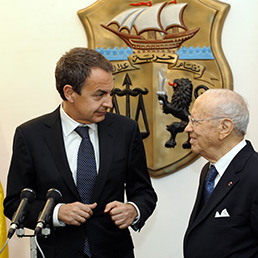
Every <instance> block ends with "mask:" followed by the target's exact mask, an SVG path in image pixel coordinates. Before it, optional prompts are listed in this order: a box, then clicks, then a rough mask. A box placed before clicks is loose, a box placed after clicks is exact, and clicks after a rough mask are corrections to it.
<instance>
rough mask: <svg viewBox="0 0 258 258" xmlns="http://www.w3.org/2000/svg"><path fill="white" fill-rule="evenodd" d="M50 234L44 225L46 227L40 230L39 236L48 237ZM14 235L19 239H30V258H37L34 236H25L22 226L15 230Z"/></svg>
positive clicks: (47, 226) (47, 227)
mask: <svg viewBox="0 0 258 258" xmlns="http://www.w3.org/2000/svg"><path fill="white" fill-rule="evenodd" d="M50 232H51V231H50V228H49V225H46V227H45V228H43V229H42V231H41V235H42V236H44V237H47V236H48V235H50ZM16 235H17V236H18V237H19V238H22V237H30V258H37V257H38V252H37V249H38V246H37V240H36V236H35V235H25V230H24V228H23V226H21V227H19V228H17V229H16Z"/></svg>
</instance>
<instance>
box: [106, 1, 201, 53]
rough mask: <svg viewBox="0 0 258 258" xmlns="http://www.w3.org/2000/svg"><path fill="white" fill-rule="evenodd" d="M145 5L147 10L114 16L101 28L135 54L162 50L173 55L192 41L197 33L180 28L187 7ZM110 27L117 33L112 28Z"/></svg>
mask: <svg viewBox="0 0 258 258" xmlns="http://www.w3.org/2000/svg"><path fill="white" fill-rule="evenodd" d="M148 3H150V4H149V5H150V7H138V8H132V9H128V10H125V11H123V12H121V13H119V14H118V15H117V16H115V17H114V18H113V19H112V20H111V21H110V22H109V23H108V25H107V26H105V25H103V24H101V26H103V27H104V28H106V29H107V30H110V31H111V32H113V33H115V34H116V35H117V36H118V37H120V38H121V39H122V40H123V41H124V42H125V43H126V44H127V45H128V46H129V47H130V48H132V49H133V50H135V51H137V52H141V51H146V50H154V51H161V50H162V51H163V50H164V51H167V52H173V53H175V52H177V51H178V49H179V48H180V46H181V45H182V43H183V42H184V41H186V40H188V39H190V38H192V37H193V36H194V35H195V34H196V33H197V32H198V30H199V29H200V28H195V29H192V30H189V29H188V28H187V27H186V25H185V24H184V21H183V12H184V10H185V8H186V6H187V3H178V4H175V3H174V2H164V3H158V4H154V5H152V4H151V2H148ZM139 5H145V4H144V3H140V4H139ZM113 25H115V26H117V29H114V28H112V26H113Z"/></svg>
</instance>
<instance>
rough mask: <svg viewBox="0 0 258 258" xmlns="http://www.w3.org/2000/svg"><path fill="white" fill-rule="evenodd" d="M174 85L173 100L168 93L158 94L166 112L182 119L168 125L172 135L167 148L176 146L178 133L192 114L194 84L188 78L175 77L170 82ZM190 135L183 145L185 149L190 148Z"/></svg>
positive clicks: (166, 145) (182, 130)
mask: <svg viewBox="0 0 258 258" xmlns="http://www.w3.org/2000/svg"><path fill="white" fill-rule="evenodd" d="M169 85H170V86H172V87H173V90H174V93H173V95H172V99H171V102H169V101H168V96H167V94H158V99H159V100H160V101H162V109H163V112H164V113H165V114H171V115H173V116H174V117H176V118H179V119H181V121H180V122H173V123H172V124H170V125H167V128H166V129H167V131H169V132H170V134H171V137H170V139H169V140H168V141H167V142H166V144H165V147H166V148H174V147H175V146H176V144H177V143H176V135H177V134H178V133H182V132H184V129H185V127H186V126H187V124H188V117H189V115H190V112H189V106H190V104H191V102H192V91H193V85H192V82H191V81H190V80H189V79H188V78H181V79H175V80H174V82H173V83H169ZM189 141H190V137H189V135H188V139H187V141H186V142H185V143H183V145H182V147H183V148H184V149H190V148H191V144H190V142H189Z"/></svg>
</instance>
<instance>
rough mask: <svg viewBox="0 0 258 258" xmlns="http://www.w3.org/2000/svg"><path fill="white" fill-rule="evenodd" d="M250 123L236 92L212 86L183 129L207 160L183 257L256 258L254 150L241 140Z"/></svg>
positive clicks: (257, 166)
mask: <svg viewBox="0 0 258 258" xmlns="http://www.w3.org/2000/svg"><path fill="white" fill-rule="evenodd" d="M248 122H249V112H248V108H247V104H246V102H245V101H244V99H243V98H242V97H241V96H240V95H239V94H237V93H236V92H234V91H231V90H228V89H211V90H208V91H206V92H205V93H203V94H202V95H201V96H200V97H198V99H196V101H195V103H194V106H193V108H192V113H191V116H190V117H189V124H188V126H187V127H186V128H185V131H186V132H187V133H190V137H191V141H190V143H191V146H192V151H193V152H195V153H199V154H200V155H201V156H203V157H204V158H205V159H207V160H208V161H209V162H208V163H207V164H206V165H205V166H204V167H203V169H202V172H201V176H200V184H199V188H198V193H197V198H196V201H195V205H194V208H193V211H192V214H191V217H190V221H189V225H188V228H187V231H186V233H185V237H184V257H185V258H218V257H219V258H226V257H227V258H231V257H232V258H243V257H244V258H254V257H258V154H257V152H255V151H254V149H253V147H252V145H251V143H250V142H249V141H247V140H245V139H244V135H245V134H246V128H247V125H248ZM214 166H215V168H214ZM213 172H214V173H213ZM212 174H213V178H211V175H212ZM210 178H211V180H210ZM213 187H214V188H213ZM212 189H214V190H213V191H212Z"/></svg>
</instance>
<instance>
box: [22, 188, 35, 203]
mask: <svg viewBox="0 0 258 258" xmlns="http://www.w3.org/2000/svg"><path fill="white" fill-rule="evenodd" d="M20 198H21V199H24V198H26V199H28V202H29V203H31V202H33V201H34V200H35V198H36V193H35V191H34V190H32V189H31V188H24V189H23V190H22V191H21V194H20Z"/></svg>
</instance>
